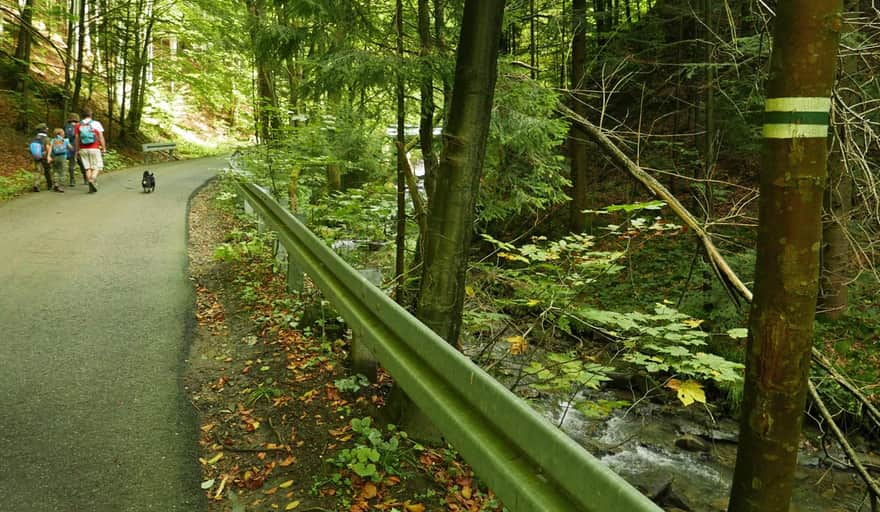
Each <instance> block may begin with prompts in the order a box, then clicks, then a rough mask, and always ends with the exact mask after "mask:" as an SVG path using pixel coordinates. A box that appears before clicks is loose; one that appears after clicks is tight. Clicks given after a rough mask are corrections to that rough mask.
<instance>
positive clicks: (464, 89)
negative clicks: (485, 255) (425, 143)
mask: <svg viewBox="0 0 880 512" xmlns="http://www.w3.org/2000/svg"><path fill="white" fill-rule="evenodd" d="M503 17H504V0H467V1H466V2H465V6H464V15H463V18H462V20H463V21H462V26H461V39H460V40H459V44H458V51H457V55H456V63H455V81H454V84H453V89H452V101H451V103H450V108H449V117H448V120H447V123H446V128H445V129H444V131H443V151H442V153H441V156H440V166H439V170H438V173H437V183H436V185H435V186H436V188H435V191H434V195H433V197H432V198H431V199H432V201H431V207H430V208H429V212H428V235H427V237H426V240H425V249H424V257H425V259H424V269H423V271H422V281H421V289H420V290H419V301H418V317H419V319H420V320H421V321H422V322H424V323H425V325H427V326H428V327H430V328H431V329H433V330H434V332H436V333H437V334H438V335H440V336H441V337H442V338H443V339H445V340H446V341H448V342H449V343H451V344H453V345H455V344H457V343H458V335H459V332H460V330H461V312H462V307H463V304H464V286H465V274H466V271H467V264H468V250H469V248H470V244H471V235H472V233H473V228H474V226H473V221H474V204H475V201H476V197H477V193H478V191H479V187H480V176H481V175H482V172H483V157H484V156H485V153H486V138H487V136H488V133H489V121H490V119H491V113H492V112H491V111H492V99H493V95H494V92H495V79H496V77H497V70H496V69H495V67H496V64H497V61H498V46H499V42H500V39H501V21H502V19H503Z"/></svg>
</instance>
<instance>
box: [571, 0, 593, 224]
mask: <svg viewBox="0 0 880 512" xmlns="http://www.w3.org/2000/svg"><path fill="white" fill-rule="evenodd" d="M571 13H572V16H571V19H572V39H571V100H572V110H574V111H575V112H576V113H577V114H578V115H579V116H581V117H583V118H586V117H587V104H586V102H585V101H584V98H583V95H582V94H580V91H581V89H582V88H583V87H584V71H585V67H586V65H587V0H574V2H572V5H571ZM568 151H569V158H570V160H571V203H570V211H569V229H570V230H571V231H572V232H574V233H581V232H583V231H584V230H585V229H586V228H587V214H586V213H584V210H586V209H587V208H588V206H589V205H588V204H587V194H588V191H587V143H586V136H585V135H584V132H583V129H582V128H581V125H580V124H578V123H571V128H570V129H569V133H568Z"/></svg>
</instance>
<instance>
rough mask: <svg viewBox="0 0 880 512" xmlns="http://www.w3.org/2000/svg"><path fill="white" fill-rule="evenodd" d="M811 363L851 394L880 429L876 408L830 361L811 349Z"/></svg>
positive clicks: (878, 412) (879, 419) (879, 418)
mask: <svg viewBox="0 0 880 512" xmlns="http://www.w3.org/2000/svg"><path fill="white" fill-rule="evenodd" d="M813 361H814V362H815V363H816V365H818V366H819V367H820V368H822V369H823V370H825V371H826V372H827V373H828V375H829V376H830V377H831V378H832V379H833V380H834V381H835V382H837V383H838V384H840V386H841V387H843V388H844V389H846V390H847V391H849V392H850V393H852V394H853V396H855V397H856V399H857V400H858V401H859V402H860V403H861V404H862V405H863V406H864V407H865V410H867V411H868V416H870V417H871V419H872V420H874V423H875V424H876V425H877V426H878V427H880V411H878V410H877V407H875V406H874V404H872V403H871V401H870V400H868V397H866V396H865V395H864V394H862V392H861V391H859V389H858V388H856V387H855V386H854V385H853V384H852V383H851V382H850V381H848V380H847V379H846V377H844V376H843V375H841V374H840V372H838V371H837V370H836V369H835V368H834V367H833V366H832V365H831V361H829V360H828V359H827V358H826V357H825V356H824V355H823V354H822V353H821V352H819V351H818V350H816V349H813Z"/></svg>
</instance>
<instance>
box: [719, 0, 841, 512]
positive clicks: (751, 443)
mask: <svg viewBox="0 0 880 512" xmlns="http://www.w3.org/2000/svg"><path fill="white" fill-rule="evenodd" d="M841 7H842V6H841V1H840V0H798V1H794V0H791V1H785V2H780V3H779V4H778V6H777V11H776V12H777V18H776V32H775V35H774V47H773V52H772V55H771V59H770V79H769V81H768V83H767V103H766V107H765V111H766V112H765V119H764V138H765V142H764V144H765V162H764V168H763V171H762V173H761V199H760V210H759V219H760V224H759V228H758V246H757V261H756V264H755V298H754V302H753V303H752V309H751V313H750V316H749V339H748V344H747V354H746V382H745V391H744V393H743V396H744V401H743V412H742V417H741V419H740V439H739V449H738V451H737V460H736V469H735V472H734V479H733V486H732V489H731V500H730V508H729V511H730V512H788V510H789V502H790V501H791V494H792V481H793V477H794V470H795V466H796V463H797V454H798V445H799V440H800V433H801V424H802V418H803V411H804V403H805V398H806V388H807V379H808V378H809V372H810V352H811V347H812V333H813V317H814V314H815V307H816V293H817V290H818V280H819V247H820V241H821V237H820V235H821V226H820V216H821V210H822V196H823V188H824V185H825V176H826V159H827V147H826V139H827V135H828V115H829V110H830V99H829V98H830V96H831V88H832V85H833V82H834V77H835V68H836V65H837V44H838V38H839V30H840V29H841V28H842V21H841V18H840V16H841V10H842V9H841Z"/></svg>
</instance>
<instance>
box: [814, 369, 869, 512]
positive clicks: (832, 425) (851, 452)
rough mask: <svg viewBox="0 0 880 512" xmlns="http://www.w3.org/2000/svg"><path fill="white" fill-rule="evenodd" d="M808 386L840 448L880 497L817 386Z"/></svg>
mask: <svg viewBox="0 0 880 512" xmlns="http://www.w3.org/2000/svg"><path fill="white" fill-rule="evenodd" d="M807 386H809V390H810V396H811V397H812V398H813V401H814V402H815V403H816V407H818V408H819V412H820V413H822V417H823V418H825V421H827V422H828V428H830V429H831V432H832V433H833V434H834V437H836V438H837V442H838V443H840V446H842V447H843V451H844V452H845V453H846V456H847V458H849V460H850V462H852V465H853V467H854V468H855V469H856V472H858V474H859V475H860V476H861V477H862V480H864V481H865V484H867V485H868V488H869V489H870V490H871V492H872V493H873V494H874V496H876V497H880V487H878V485H877V482H876V481H875V480H874V479H873V478H871V475H870V474H869V473H868V470H867V469H865V466H863V465H862V463H861V461H859V458H858V456H856V451H855V450H853V447H852V446H850V444H849V442H848V441H847V440H846V436H844V435H843V432H841V431H840V427H838V426H837V423H835V422H834V418H832V417H831V413H830V412H828V407H826V406H825V402H824V401H822V397H820V396H819V392H818V391H816V386H814V385H813V383H812V382H809V381H808V382H807Z"/></svg>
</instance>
